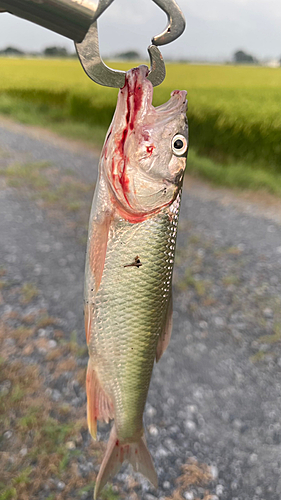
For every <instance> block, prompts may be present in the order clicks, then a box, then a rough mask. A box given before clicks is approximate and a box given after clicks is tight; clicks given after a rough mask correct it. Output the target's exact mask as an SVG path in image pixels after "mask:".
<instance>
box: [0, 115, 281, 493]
mask: <svg viewBox="0 0 281 500" xmlns="http://www.w3.org/2000/svg"><path fill="white" fill-rule="evenodd" d="M42 162H45V163H42ZM46 162H47V163H46ZM15 164H20V165H25V166H26V165H27V166H28V167H25V172H26V173H25V177H23V178H21V179H20V181H19V169H18V168H17V167H15ZM38 166H39V174H38ZM0 168H1V170H2V169H3V170H5V169H6V170H5V171H2V175H1V176H0V182H1V185H0V187H1V190H0V214H1V217H0V273H1V274H2V277H0V280H1V281H0V292H1V296H0V313H1V317H2V323H3V324H2V336H1V335H0V341H1V340H2V347H1V353H2V354H1V355H3V359H4V363H6V364H5V365H4V367H6V368H5V370H6V372H5V373H6V375H5V377H6V378H4V380H2V379H0V392H1V391H2V394H4V396H5V398H8V401H12V400H14V398H15V395H14V392H13V390H14V385H15V383H16V382H15V381H14V379H13V377H12V375H11V374H10V375H9V373H10V372H8V366H9V365H10V366H13V363H15V362H18V361H19V360H20V362H21V363H23V365H24V367H21V369H23V370H26V366H33V367H36V370H38V373H39V375H40V377H41V378H42V387H43V388H44V391H47V392H45V393H44V394H45V397H46V398H47V400H48V405H50V406H48V405H47V406H48V408H49V410H48V411H49V412H50V414H52V418H54V419H57V420H56V421H58V422H61V420H60V419H59V416H58V415H59V408H61V406H62V405H63V404H67V405H68V406H69V413H68V415H69V416H68V420H67V422H69V423H71V422H72V421H73V420H72V419H75V418H78V417H79V419H80V420H81V422H80V420H79V422H80V428H79V429H78V430H76V431H75V432H76V434H75V435H73V436H72V435H69V436H68V435H64V441H63V446H66V449H67V450H68V452H67V453H68V455H67V454H66V451H65V455H63V457H64V456H66V457H67V460H66V458H65V463H67V464H68V466H67V467H65V468H60V467H59V466H58V468H57V469H55V470H54V469H52V468H51V469H50V471H49V473H48V474H47V475H46V476H45V477H44V482H42V484H41V483H40V482H39V483H38V485H37V486H36V488H37V489H34V490H31V489H28V488H31V485H30V483H28V481H26V484H25V483H24V481H23V480H22V483H15V482H14V483H12V479H11V477H10V476H9V475H8V472H7V475H6V476H5V481H11V485H12V486H11V488H12V487H13V488H15V484H20V485H21V489H20V493H18V494H19V496H18V498H22V499H23V498H36V499H41V498H42V499H44V498H59V499H64V498H67V499H68V498H71V497H72V496H73V497H75V498H79V497H80V498H83V499H84V500H86V499H88V498H89V499H90V498H91V495H92V483H91V481H93V479H94V473H95V471H96V470H97V469H98V466H99V460H100V457H99V455H98V454H96V455H94V458H93V454H94V453H96V451H95V450H96V449H95V448H93V445H92V444H90V440H89V439H88V437H87V433H86V430H85V422H84V421H83V416H84V413H83V412H84V411H85V393H84V389H83V374H84V371H85V363H86V361H87V356H86V354H85V352H84V351H83V349H82V350H81V348H80V346H79V345H80V344H81V345H83V344H84V331H83V315H82V287H83V267H84V254H85V237H86V226H87V219H88V210H89V205H90V202H91V196H92V183H93V182H94V179H95V176H96V173H97V158H96V155H95V153H93V152H91V151H90V150H89V149H82V147H81V145H79V144H74V143H73V142H71V143H70V142H68V141H66V140H63V139H57V138H55V136H53V135H52V134H47V137H46V135H45V132H42V131H40V130H39V131H38V130H37V129H36V130H34V129H29V128H27V127H24V126H22V125H14V124H13V123H12V122H9V121H6V120H5V121H1V122H0ZM7 169H8V170H7ZM18 183H20V185H21V186H22V187H21V188H19V187H18ZM50 193H51V194H50ZM54 193H56V195H54ZM260 196H261V195H249V194H248V195H245V194H243V195H236V194H234V193H233V192H230V191H227V190H217V189H214V188H211V187H209V186H208V185H206V184H204V183H201V182H199V181H194V180H192V179H187V182H186V185H185V190H184V195H183V203H182V210H181V219H180V231H179V236H178V248H177V258H176V267H175V276H174V277H175V279H174V283H175V287H174V288H175V293H174V299H175V300H174V311H175V313H174V330H173V336H172V340H171V343H170V346H169V348H168V351H167V353H166V354H165V355H164V356H163V359H162V360H161V362H160V363H159V365H157V366H156V367H155V370H154V374H153V379H152V383H151V389H150V392H149V397H148V404H147V408H146V415H145V421H146V428H147V434H148V443H149V448H150V450H151V452H152V455H153V458H154V460H155V463H156V466H157V469H158V473H159V490H158V491H157V492H156V491H155V490H154V489H152V488H150V487H149V485H148V483H146V482H145V481H143V480H141V479H140V482H139V483H134V481H133V480H132V476H130V475H129V471H128V469H125V471H124V472H123V473H121V474H119V476H118V478H117V480H116V481H115V483H114V484H115V489H114V490H108V491H107V493H106V495H107V496H105V497H104V498H114V494H115V492H119V493H120V495H121V496H125V497H127V498H128V497H130V498H131V499H132V500H133V499H135V498H142V499H144V500H153V498H166V497H170V496H171V495H174V498H175V499H179V498H185V499H187V500H193V499H195V498H203V497H204V498H205V499H207V498H208V499H213V500H215V499H217V498H219V499H227V500H238V499H239V500H240V499H241V500H242V499H243V500H246V499H247V500H250V499H251V500H253V499H266V500H275V499H276V500H277V499H279V498H280V495H281V480H280V472H281V422H280V415H281V309H280V304H281V295H280V292H281V226H280V223H281V204H280V202H279V201H277V200H275V199H274V198H271V197H269V196H265V195H262V197H261V198H262V199H260V198H259V197H260ZM42 315H43V319H42ZM28 317H29V318H31V319H30V323H29V324H28V322H27V323H26V321H27V320H26V318H28ZM44 318H45V324H44ZM46 318H53V320H51V319H50V320H49V324H48V320H47V319H46ZM54 318H55V319H54ZM24 322H25V323H24ZM56 322H57V323H56ZM23 324H25V330H23V329H22V330H19V329H20V328H22V325H23ZM26 325H27V327H26ZM42 325H43V326H42ZM44 325H45V326H44ZM27 330H29V333H27ZM31 330H32V331H31ZM74 330H75V331H76V334H73V331H74ZM71 332H72V333H71ZM75 335H76V336H77V340H78V343H76V342H74V340H73V338H74V337H75ZM74 344H75V346H74ZM30 346H32V348H31V347H30ZM50 351H52V352H53V351H54V352H56V351H57V355H55V354H51V355H50ZM56 356H57V357H56ZM61 356H62V358H61ZM62 360H63V362H62ZM66 362H67V363H68V365H67V363H66ZM63 363H66V365H65V364H63ZM59 366H68V368H64V369H61V370H59ZM34 369H35V368H34ZM5 370H4V371H5ZM2 372H3V371H2ZM36 373H37V372H36ZM65 373H67V376H66V378H64V376H65ZM39 375H38V377H39ZM67 377H68V378H67ZM2 378H3V377H2ZM40 380H41V379H40ZM34 387H35V386H34ZM36 387H37V386H36ZM40 387H41V386H40ZM42 390H43V389H42ZM36 391H39V389H38V387H37V389H34V394H37V393H36ZM39 392H40V391H39ZM29 397H33V396H32V395H31V396H30V395H29ZM34 397H35V396H34ZM36 397H37V396H36ZM38 397H39V396H38ZM41 397H42V394H41ZM9 398H10V399H9ZM21 401H22V400H21ZM7 404H8V403H7ZM9 404H10V403H9ZM22 404H23V403H22ZM41 404H42V403H41ZM56 405H57V406H56ZM58 405H59V406H58ZM47 406H46V407H47ZM54 406H55V408H54ZM77 408H78V409H77ZM78 410H79V411H78ZM15 411H16V410H15V408H14V407H13V406H11V407H10V406H9V410H8V414H9V415H10V413H11V415H12V416H10V417H9V418H8V417H7V418H6V419H4V420H3V422H4V433H3V435H2V438H0V451H1V452H3V453H2V458H3V457H4V458H3V464H2V471H3V470H4V469H3V466H5V467H6V469H7V470H8V468H9V467H10V468H11V467H12V466H11V463H15V464H16V465H17V467H20V468H22V467H26V468H27V467H31V469H32V468H33V469H32V470H30V471H29V474H30V477H35V478H36V477H37V476H36V467H37V469H38V467H39V465H40V464H41V462H40V460H41V458H40V457H41V455H38V456H37V458H36V460H37V462H36V460H35V461H34V458H33V462H32V461H31V460H29V461H28V457H29V451H30V449H33V448H32V446H34V443H33V441H32V442H30V441H25V437H23V435H21V434H19V433H20V426H19V425H18V424H17V420H16V418H15V416H14V417H13V415H14V413H13V412H15ZM21 411H25V412H26V411H27V408H25V409H23V410H21ZM9 412H10V413H9ZM52 412H53V413H52ZM78 414H79V415H78ZM40 415H41V414H40ZM0 417H1V416H0ZM12 417H13V418H12ZM22 418H23V416H22V415H21V419H22ZM40 418H41V420H42V419H43V420H42V421H43V422H45V420H44V418H47V416H46V415H45V416H44V415H43V414H42V415H41V416H40ZM48 418H49V417H48ZM20 421H21V422H22V420H20ZM33 425H35V424H33ZM40 425H41V427H42V423H41V424H40ZM44 425H46V422H45V423H44ZM44 425H43V427H44ZM60 425H62V424H60ZM44 428H45V427H44ZM1 432H2V429H1ZM30 432H31V431H30ZM106 432H107V428H106V427H105V428H104V429H102V432H101V436H102V438H104V437H105V436H106ZM70 434H71V433H70ZM20 436H21V437H20ZM79 436H80V438H79ZM81 436H82V438H81ZM30 439H31V438H30ZM33 440H34V438H33ZM23 443H24V444H23ZM67 443H68V444H67ZM69 443H72V444H69ZM71 446H72V449H71ZM22 450H27V451H26V452H25V451H22ZM93 450H94V451H93ZM74 452H75V453H74ZM38 453H39V452H38ZM48 453H49V455H50V452H48ZM52 453H55V451H54V450H53V451H52ZM54 456H55V455H54ZM38 457H39V458H38ZM0 460H1V458H0ZM13 460H14V462H13ZM23 460H25V462H23ZM42 460H43V459H42ZM60 460H62V459H61V458H60ZM190 460H191V462H189V461H190ZM9 464H10V465H9ZM30 464H31V465H30ZM34 464H35V465H34ZM38 464H39V465H38ZM92 464H93V465H92ZM184 464H189V465H188V466H187V468H185V469H184V470H182V466H183V465H184ZM205 464H207V466H208V467H209V468H205ZM6 469H5V470H6ZM9 470H10V469H9ZM48 470H49V469H48ZM69 470H71V474H72V478H71V479H70V476H69ZM13 473H14V472H13ZM75 474H76V476H75ZM74 476H75V477H77V481H76V482H75V481H74V479H73V477H74ZM177 478H180V481H179V482H177ZM1 481H2V480H1V473H0V486H1ZM5 481H2V482H5ZM68 481H70V483H69V484H71V488H70V486H69V484H68ZM71 481H72V482H71ZM23 483H24V484H23ZM43 483H44V484H43ZM61 483H62V484H61ZM33 484H35V482H34V481H33ZM87 484H90V488H89V491H88V490H87V488H86V485H87ZM17 487H18V486H17ZM34 488H35V486H34ZM79 488H80V489H79ZM83 488H84V489H83ZM85 488H86V489H85ZM176 490H177V492H176V493H175V491H176ZM0 492H1V489H0ZM26 492H27V493H26ZM24 495H27V496H24ZM51 495H53V496H51ZM79 495H80V496H79ZM110 495H111V496H110ZM181 495H182V496H181ZM208 495H211V496H208ZM7 498H14V497H13V496H10V497H7Z"/></svg>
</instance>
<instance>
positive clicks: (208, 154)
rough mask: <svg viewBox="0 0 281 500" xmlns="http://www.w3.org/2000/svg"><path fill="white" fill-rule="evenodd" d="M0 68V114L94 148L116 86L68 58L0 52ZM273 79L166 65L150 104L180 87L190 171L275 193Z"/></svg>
mask: <svg viewBox="0 0 281 500" xmlns="http://www.w3.org/2000/svg"><path fill="white" fill-rule="evenodd" d="M136 64H137V63H136ZM131 65H132V63H130V64H129V65H124V64H121V63H115V64H114V65H113V66H114V67H115V68H117V69H120V68H122V69H127V68H128V67H130V66H131ZM0 68H1V82H0V92H1V94H0V113H2V114H6V115H8V116H12V117H14V118H16V119H17V120H19V121H21V122H24V123H30V124H35V125H41V126H45V127H49V128H51V129H52V130H54V131H55V132H57V133H59V134H62V135H66V136H68V137H70V138H76V139H83V140H86V141H89V142H91V144H92V145H95V146H98V147H100V146H101V144H102V141H103V139H104V136H105V133H106V130H107V128H108V125H109V122H110V120H111V118H112V115H113V113H114V109H115V105H116V96H117V89H111V88H104V87H100V86H98V85H95V84H94V83H93V82H92V81H90V79H88V78H87V76H86V75H85V74H84V72H83V70H82V68H81V66H80V64H79V62H78V61H76V60H70V61H69V60H63V61H61V60H26V59H25V60H22V59H4V58H2V59H1V58H0ZM19 75H21V76H20V78H19ZM280 84H281V70H280V69H272V68H261V67H245V66H244V67H239V66H231V65H228V66H211V65H210V66H198V65H197V66H195V65H189V64H167V77H166V79H165V81H164V82H163V84H162V85H161V86H159V87H156V88H155V90H154V104H156V105H158V104H160V103H162V102H164V101H165V100H167V99H168V98H169V95H170V92H171V91H172V90H173V89H174V88H186V89H187V90H188V99H189V110H188V118H189V124H190V144H191V149H190V157H189V161H188V167H187V168H188V170H189V171H190V172H191V173H193V174H196V175H200V176H201V177H204V178H206V179H208V180H211V181H212V182H214V183H216V184H217V185H223V186H228V187H231V188H232V187H237V188H240V189H244V188H247V189H249V188H250V189H253V190H256V189H265V190H267V191H269V192H271V193H274V194H276V195H278V196H280V189H281V188H280V185H281V184H280V182H279V181H280V178H281V143H280V133H281V117H280V113H279V103H280V94H281V91H280Z"/></svg>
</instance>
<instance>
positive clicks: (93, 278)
mask: <svg viewBox="0 0 281 500" xmlns="http://www.w3.org/2000/svg"><path fill="white" fill-rule="evenodd" d="M147 76H148V68H147V67H146V66H144V65H141V66H139V67H137V68H133V69H131V70H130V71H128V72H127V73H126V78H125V85H124V87H123V88H122V89H120V90H119V94H118V99H117V106H116V110H115V113H114V116H113V119H112V123H111V125H110V127H109V130H108V133H107V136H106V139H105V143H104V146H103V149H102V152H101V158H100V162H99V173H98V181H97V185H96V189H95V194H94V198H93V204H92V209H91V214H90V221H89V235H88V242H87V252H86V268H85V290H84V317H85V331H86V340H87V344H88V351H89V362H88V369H87V375H86V392H87V420H88V427H89V431H90V433H91V435H92V437H93V438H94V439H96V435H97V421H104V422H107V423H108V422H109V421H110V420H111V419H114V423H113V426H112V429H111V433H110V437H109V440H108V444H107V449H106V452H105V456H104V458H103V461H102V464H101V467H100V470H99V473H98V476H97V480H96V485H95V492H94V499H95V500H96V499H97V497H98V495H99V493H100V491H101V490H102V488H103V487H104V485H105V484H106V483H107V481H108V480H109V479H111V478H113V476H114V475H115V474H117V472H118V471H119V469H120V468H121V466H122V463H123V462H124V461H127V462H129V463H131V464H132V466H133V468H134V470H135V471H137V472H140V473H141V474H143V475H144V476H145V477H146V478H148V480H149V481H150V482H151V483H152V484H153V485H154V486H155V487H157V474H156V471H155V468H154V465H153V461H152V458H151V455H150V453H149V451H148V448H147V444H146V440H145V434H144V426H143V412H144V408H145V403H146V399H147V394H148V389H149V384H150V379H151V375H152V370H153V365H154V361H156V362H158V361H159V359H160V358H161V356H162V354H163V352H164V351H165V349H166V348H167V346H168V344H169V340H170V336H171V331H172V274H173V265H174V256H175V246H176V234H177V226H178V218H179V209H180V201H181V193H182V184H183V176H184V171H185V168H186V157H187V151H188V125H187V118H186V110H187V100H186V95H187V93H186V91H184V90H183V91H179V90H175V91H174V92H172V94H171V97H170V99H169V100H168V101H167V102H166V103H164V104H162V105H160V106H158V107H154V106H153V105H152V97H153V87H152V84H151V82H150V81H149V80H148V78H147Z"/></svg>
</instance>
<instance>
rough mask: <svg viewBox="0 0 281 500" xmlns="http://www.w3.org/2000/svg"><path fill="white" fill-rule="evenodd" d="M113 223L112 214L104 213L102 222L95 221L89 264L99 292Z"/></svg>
mask: <svg viewBox="0 0 281 500" xmlns="http://www.w3.org/2000/svg"><path fill="white" fill-rule="evenodd" d="M110 221H111V213H110V212H108V213H104V214H103V218H102V220H101V221H96V220H94V221H93V225H92V233H91V241H90V245H89V263H90V268H91V271H92V273H93V275H94V278H95V289H96V292H97V291H98V289H99V287H100V283H101V278H102V273H103V268H104V262H105V256H106V249H107V240H108V232H109V226H110Z"/></svg>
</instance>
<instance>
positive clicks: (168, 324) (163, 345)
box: [156, 290, 173, 363]
mask: <svg viewBox="0 0 281 500" xmlns="http://www.w3.org/2000/svg"><path fill="white" fill-rule="evenodd" d="M172 328H173V296H172V290H171V292H170V296H169V300H168V305H167V313H166V321H165V324H164V327H163V330H162V332H161V334H160V337H159V340H158V344H157V349H156V363H158V361H159V359H160V358H161V356H162V354H163V353H164V352H165V351H166V349H167V347H168V345H169V342H170V339H171V333H172Z"/></svg>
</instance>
